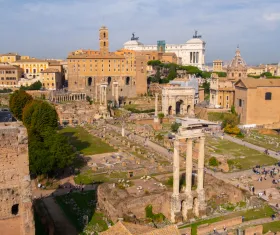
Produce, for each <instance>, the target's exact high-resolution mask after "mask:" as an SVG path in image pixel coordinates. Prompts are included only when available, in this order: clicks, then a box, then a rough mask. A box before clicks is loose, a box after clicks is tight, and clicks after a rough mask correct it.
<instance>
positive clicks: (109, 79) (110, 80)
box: [107, 77, 112, 86]
mask: <svg viewBox="0 0 280 235" xmlns="http://www.w3.org/2000/svg"><path fill="white" fill-rule="evenodd" d="M111 82H112V78H111V77H108V79H107V83H108V86H110V84H111Z"/></svg>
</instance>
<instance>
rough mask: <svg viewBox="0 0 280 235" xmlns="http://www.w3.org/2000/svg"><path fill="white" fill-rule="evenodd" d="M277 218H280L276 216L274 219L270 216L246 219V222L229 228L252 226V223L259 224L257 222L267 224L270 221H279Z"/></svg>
mask: <svg viewBox="0 0 280 235" xmlns="http://www.w3.org/2000/svg"><path fill="white" fill-rule="evenodd" d="M279 220H280V218H279V217H276V218H275V219H274V220H272V219H271V218H270V217H268V218H261V219H256V220H251V221H246V222H244V223H242V224H241V225H237V226H234V227H230V230H233V229H237V228H240V227H245V226H254V225H259V224H267V223H271V222H274V221H279Z"/></svg>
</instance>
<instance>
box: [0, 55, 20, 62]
mask: <svg viewBox="0 0 280 235" xmlns="http://www.w3.org/2000/svg"><path fill="white" fill-rule="evenodd" d="M20 58H21V56H20V55H18V54H17V53H6V54H2V55H1V54H0V63H8V64H10V63H13V62H16V61H18V60H20Z"/></svg>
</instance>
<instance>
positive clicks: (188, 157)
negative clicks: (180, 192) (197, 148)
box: [185, 138, 193, 193]
mask: <svg viewBox="0 0 280 235" xmlns="http://www.w3.org/2000/svg"><path fill="white" fill-rule="evenodd" d="M192 144H193V140H192V139H191V138H189V139H187V155H186V191H185V192H186V193H191V191H192V168H193V167H192Z"/></svg>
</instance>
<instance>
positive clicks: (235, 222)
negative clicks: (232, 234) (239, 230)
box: [197, 216, 242, 235]
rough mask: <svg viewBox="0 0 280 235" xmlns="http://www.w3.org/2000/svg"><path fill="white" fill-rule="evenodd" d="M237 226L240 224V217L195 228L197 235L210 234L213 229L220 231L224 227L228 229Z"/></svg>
mask: <svg viewBox="0 0 280 235" xmlns="http://www.w3.org/2000/svg"><path fill="white" fill-rule="evenodd" d="M239 224H242V216H239V217H236V218H232V219H228V220H223V221H220V222H216V223H213V224H209V225H208V224H206V225H205V224H204V225H200V226H199V227H198V228H197V235H204V234H209V233H210V232H213V231H214V229H216V230H220V229H223V227H224V226H226V228H230V227H233V226H235V225H239Z"/></svg>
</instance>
